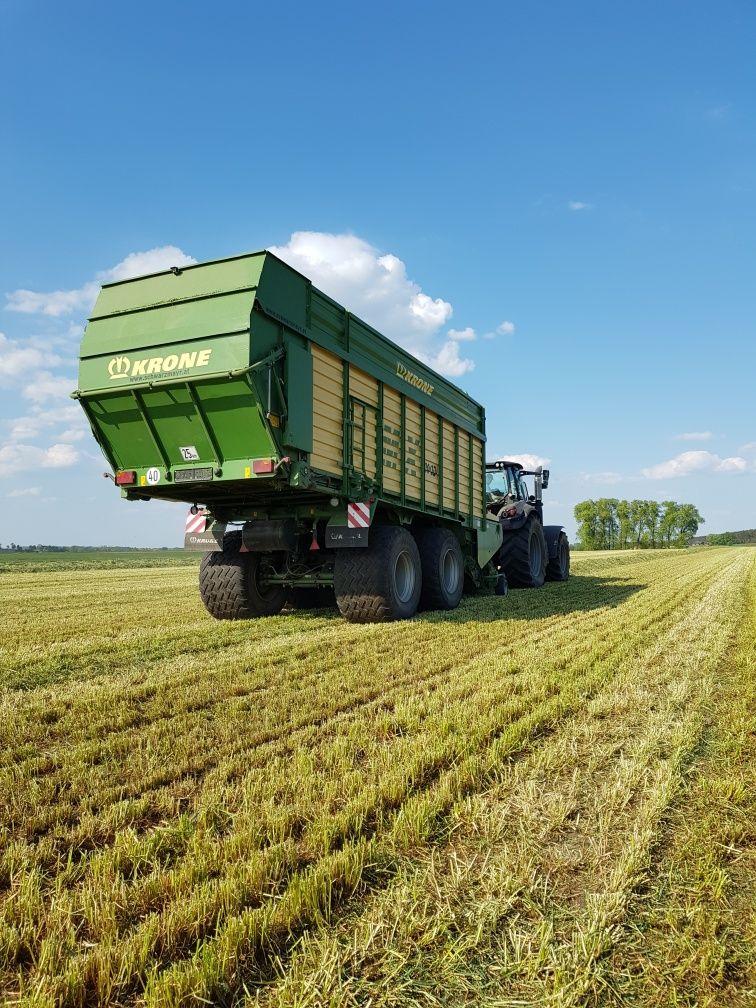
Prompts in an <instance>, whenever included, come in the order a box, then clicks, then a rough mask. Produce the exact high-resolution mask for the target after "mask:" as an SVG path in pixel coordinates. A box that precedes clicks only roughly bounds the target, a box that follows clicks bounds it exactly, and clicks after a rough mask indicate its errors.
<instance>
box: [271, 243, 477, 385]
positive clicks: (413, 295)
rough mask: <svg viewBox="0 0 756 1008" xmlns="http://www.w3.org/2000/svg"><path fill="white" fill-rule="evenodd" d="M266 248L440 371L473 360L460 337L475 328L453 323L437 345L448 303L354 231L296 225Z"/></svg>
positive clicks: (468, 337) (455, 370)
mask: <svg viewBox="0 0 756 1008" xmlns="http://www.w3.org/2000/svg"><path fill="white" fill-rule="evenodd" d="M270 251H271V252H273V253H274V254H275V255H277V256H279V257H280V258H281V259H283V260H284V262H287V263H289V265H290V266H293V267H294V268H295V269H297V270H299V271H300V272H301V273H303V274H304V275H305V276H306V277H308V278H309V279H310V280H312V282H313V283H314V284H315V286H316V287H319V288H321V289H322V290H323V291H325V292H326V293H327V294H328V295H329V296H330V297H332V298H334V299H335V300H336V301H339V302H340V303H341V304H343V305H344V306H345V307H346V308H348V309H349V311H352V312H354V314H355V315H358V316H359V317H360V318H362V319H364V320H365V321H366V322H367V323H368V324H369V325H371V326H373V327H374V328H375V329H377V330H378V331H379V332H381V333H383V334H384V335H385V336H388V338H389V339H391V340H393V341H394V342H395V343H399V344H400V346H403V347H404V348H405V349H406V350H409V351H410V353H413V354H414V355H415V356H416V357H419V358H420V360H422V361H424V362H425V363H427V364H429V365H430V366H431V367H433V368H435V369H436V370H437V371H440V372H441V373H442V374H446V375H449V376H451V377H459V376H460V375H463V374H465V373H466V372H468V371H471V370H472V369H473V367H474V366H475V365H474V362H473V361H472V360H469V359H465V358H462V357H460V354H459V343H460V342H470V341H472V340H474V339H475V332H474V330H473V329H471V328H470V327H467V328H465V329H458V330H455V329H452V330H450V331H449V332H448V333H447V337H446V340H445V341H444V342H443V343H442V345H441V346H439V345H438V341H439V339H441V334H440V331H441V328H442V326H444V325H445V324H446V323H447V322H448V321H449V319H450V318H451V316H452V311H453V309H452V306H451V304H450V303H449V302H448V301H444V299H443V298H433V297H431V296H430V295H429V294H426V293H425V292H424V291H423V290H422V288H421V287H420V285H419V284H418V283H416V282H415V281H414V280H411V279H410V278H409V277H408V276H407V268H406V266H405V264H404V263H403V262H402V260H401V259H399V258H398V257H397V256H395V255H391V254H382V253H381V252H380V251H379V250H378V249H376V248H374V247H373V246H372V245H371V244H370V243H369V242H366V241H365V240H364V239H362V238H358V237H357V236H356V235H351V234H329V233H326V232H322V231H295V232H294V234H293V235H292V236H291V238H290V239H289V241H288V242H287V243H286V245H274V246H272V247H271V249H270Z"/></svg>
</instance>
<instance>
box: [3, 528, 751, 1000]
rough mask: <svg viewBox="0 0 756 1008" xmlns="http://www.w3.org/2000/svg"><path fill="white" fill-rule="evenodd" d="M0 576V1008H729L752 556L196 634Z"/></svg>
mask: <svg viewBox="0 0 756 1008" xmlns="http://www.w3.org/2000/svg"><path fill="white" fill-rule="evenodd" d="M196 576H197V572H196V569H195V568H194V566H189V567H186V566H185V567H180V566H173V567H165V568H149V567H141V568H136V567H135V568H131V569H112V568H107V567H106V568H103V569H100V570H90V569H87V570H79V569H75V567H73V566H71V567H70V568H69V569H55V568H50V569H47V570H44V571H38V572H37V571H28V570H27V571H24V570H22V569H18V570H16V571H13V572H5V573H3V574H2V575H1V576H0V599H1V604H2V612H3V617H4V627H5V629H4V631H3V635H2V640H1V646H0V681H1V683H2V687H3V690H2V693H0V698H1V699H0V702H1V703H2V711H1V712H0V736H1V737H2V748H1V749H0V759H1V761H2V767H1V768H0V907H1V909H0V1003H2V1004H8V1005H11V1004H22V1005H29V1006H32V1005H33V1006H35V1008H42V1006H52V1005H66V1006H94V1005H124V1006H126V1005H135V1006H136V1005H150V1006H155V1008H157V1006H160V1008H163V1006H167V1008H171V1006H177V1005H186V1006H189V1005H191V1006H198V1005H203V1004H215V1005H239V1006H244V1008H252V1006H265V1008H273V1006H277V1008H283V1006H298V1008H304V1006H312V1008H315V1006H329V1008H337V1006H339V1008H341V1006H344V1008H346V1006H355V1008H356V1006H400V1005H401V1006H411V1005H423V1006H425V1005H444V1006H457V1005H485V1006H490V1008H494V1006H501V1008H503V1006H507V1008H515V1006H517V1008H520V1006H541V1005H548V1006H554V1005H555V1006H573V1005H574V1006H582V1005H586V1006H588V1005H602V1006H619V1005H627V1006H667V1005H669V1006H672V1005H675V1006H683V1005H685V1006H731V1005H732V1006H741V1005H742V1006H747V1005H748V1006H753V1004H754V1003H755V1002H754V999H755V998H756V973H755V972H754V971H755V965H754V964H755V960H756V953H755V952H754V949H756V926H755V923H754V907H756V859H755V858H754V850H755V849H754V831H755V827H754V823H756V779H755V768H756V728H755V715H754V712H755V711H756V665H755V656H756V627H755V625H754V617H755V615H756V552H755V551H753V550H748V549H739V548H722V549H708V550H707V549H701V550H692V551H685V552H676V551H671V552H659V553H617V554H582V555H578V556H577V557H575V558H574V565H573V577H572V578H571V580H570V582H569V583H568V584H566V585H560V584H551V585H547V586H546V587H545V588H544V589H543V590H541V591H538V592H515V593H512V594H510V596H509V597H508V598H505V599H500V598H496V597H487V598H479V599H468V600H465V601H464V602H463V604H462V606H461V607H460V609H459V610H458V611H456V612H455V613H452V614H448V615H441V614H428V615H424V616H419V617H417V618H415V619H414V620H412V621H410V622H407V623H400V624H393V625H389V626H351V625H348V624H346V623H344V622H343V621H342V620H341V619H340V618H339V617H338V615H337V614H336V613H335V612H333V613H332V612H327V611H318V612H314V613H288V614H287V613H284V614H282V615H280V616H277V617H272V618H269V619H266V620H260V621H257V622H252V623H244V624H239V623H235V624H219V623H214V622H213V621H212V620H211V619H210V618H209V617H207V616H206V615H205V613H204V610H203V609H202V607H201V604H200V602H199V599H198V594H197V587H196Z"/></svg>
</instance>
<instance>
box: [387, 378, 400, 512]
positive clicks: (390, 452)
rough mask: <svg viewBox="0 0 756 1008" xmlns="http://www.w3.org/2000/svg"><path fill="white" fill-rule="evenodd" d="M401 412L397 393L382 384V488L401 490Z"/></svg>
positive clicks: (395, 491)
mask: <svg viewBox="0 0 756 1008" xmlns="http://www.w3.org/2000/svg"><path fill="white" fill-rule="evenodd" d="M401 438H402V412H401V401H400V398H399V393H398V392H395V391H394V389H392V388H389V386H388V385H384V386H383V488H384V490H388V491H390V492H391V493H399V492H400V491H401V481H400V477H399V469H400V466H401V464H402V454H401V453H402V441H401Z"/></svg>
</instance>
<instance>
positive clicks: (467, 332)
mask: <svg viewBox="0 0 756 1008" xmlns="http://www.w3.org/2000/svg"><path fill="white" fill-rule="evenodd" d="M446 335H447V337H448V338H449V339H450V340H456V342H457V343H472V342H474V341H475V340H476V339H477V335H476V333H475V330H474V329H471V328H470V326H468V327H467V328H466V329H450V330H449V331H448V333H447V334H446Z"/></svg>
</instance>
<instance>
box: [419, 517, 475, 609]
mask: <svg viewBox="0 0 756 1008" xmlns="http://www.w3.org/2000/svg"><path fill="white" fill-rule="evenodd" d="M415 541H416V542H417V548H418V550H419V551H420V565H421V567H422V571H423V585H422V589H421V591H420V606H419V608H420V609H456V608H457V606H458V605H459V601H460V599H461V598H462V589H463V588H464V585H465V561H464V558H463V556H462V547H461V546H460V545H459V540H458V539H457V537H456V536H455V535H454V533H453V532H450V531H449V530H448V529H443V528H419V529H417V531H416V532H415Z"/></svg>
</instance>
